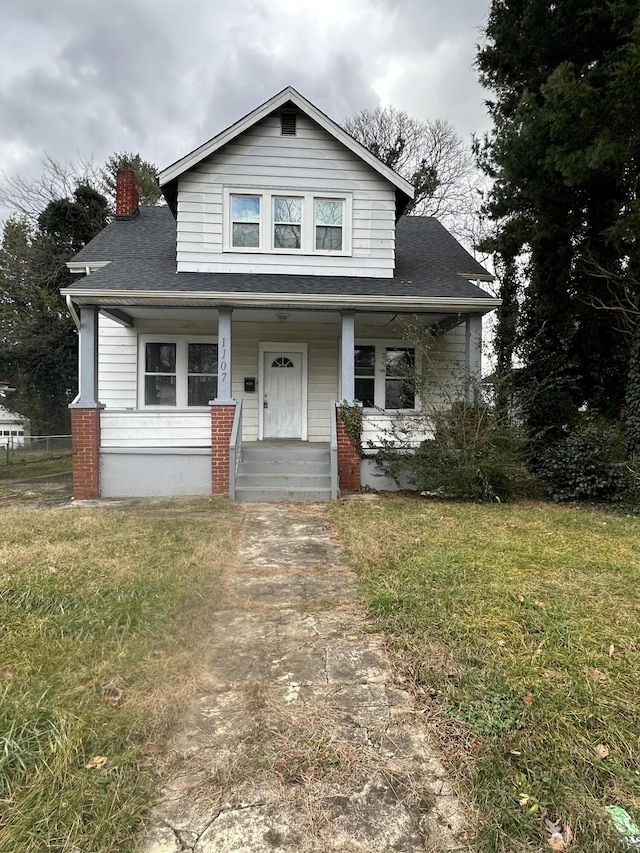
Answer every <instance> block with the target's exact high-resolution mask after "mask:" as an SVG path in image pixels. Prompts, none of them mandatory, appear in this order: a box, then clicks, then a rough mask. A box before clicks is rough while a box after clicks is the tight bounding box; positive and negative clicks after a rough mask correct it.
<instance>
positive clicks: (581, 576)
mask: <svg viewBox="0 0 640 853" xmlns="http://www.w3.org/2000/svg"><path fill="white" fill-rule="evenodd" d="M334 521H335V522H336V523H337V525H338V527H339V528H340V530H341V533H342V538H343V541H344V543H345V544H346V546H347V549H348V552H349V554H350V556H351V560H352V564H353V565H354V567H355V568H356V570H357V572H358V574H359V578H360V588H361V594H362V597H363V599H364V601H365V602H366V603H367V605H368V607H369V608H370V610H371V612H372V613H373V614H374V615H375V616H376V617H377V618H378V619H379V621H380V624H381V626H382V627H383V628H384V630H385V631H386V632H387V634H388V635H389V638H390V642H391V645H392V647H394V648H395V649H397V650H398V651H399V653H400V655H401V659H402V661H403V664H404V666H405V667H406V671H407V673H408V675H409V677H410V678H412V679H413V680H414V683H415V685H416V690H417V695H418V698H419V699H420V700H421V702H422V703H423V707H424V708H425V709H426V717H427V718H431V720H432V721H433V722H434V723H435V724H436V725H435V730H436V731H437V732H438V733H439V735H440V737H441V741H442V745H443V748H444V750H445V753H446V755H447V756H448V759H449V761H450V763H451V766H452V768H453V770H454V772H455V773H457V774H458V779H459V782H460V784H461V785H462V786H463V788H464V789H466V792H467V795H468V797H469V798H470V800H471V802H472V803H473V804H474V805H475V807H476V809H477V812H478V824H479V829H478V833H477V838H476V839H475V842H474V843H475V848H476V849H477V850H478V851H486V853H496V851H525V850H527V851H531V850H545V849H551V848H550V847H548V843H547V842H548V838H549V835H548V833H547V831H546V830H545V827H544V818H545V817H547V818H550V819H552V820H554V821H555V820H558V821H560V822H563V823H566V824H568V825H570V827H571V829H572V831H573V833H574V836H575V840H574V842H573V844H572V845H571V848H570V849H571V850H572V851H576V853H577V851H584V853H587V851H588V853H600V851H602V853H604V851H607V853H611V851H614V850H617V849H623V848H621V847H617V846H616V844H617V843H618V842H617V840H616V838H615V837H614V836H613V834H612V832H611V828H610V824H609V820H608V818H607V816H606V814H605V812H604V807H605V806H607V805H620V806H623V807H624V808H626V809H627V810H628V811H629V812H630V813H631V814H632V815H633V816H634V817H635V818H636V821H637V820H638V819H639V818H640V701H639V697H640V585H639V580H640V520H639V519H637V518H624V517H619V516H614V515H612V514H610V513H607V514H605V513H601V512H598V511H596V510H593V511H586V510H580V509H565V508H558V507H556V506H552V505H547V504H529V505H503V506H483V505H470V504H462V503H458V504H456V503H446V502H442V503H436V502H427V501H420V500H411V499H399V498H394V499H386V500H381V501H378V502H375V503H372V502H367V503H360V502H346V503H343V504H342V505H340V506H339V507H338V508H336V510H335V512H334ZM602 747H606V750H608V755H606V757H599V752H600V753H602V751H603V750H602Z"/></svg>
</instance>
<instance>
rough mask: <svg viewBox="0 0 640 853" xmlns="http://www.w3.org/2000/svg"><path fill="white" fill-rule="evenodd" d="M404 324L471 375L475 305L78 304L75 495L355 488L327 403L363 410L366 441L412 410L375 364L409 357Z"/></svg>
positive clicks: (259, 495) (446, 365)
mask: <svg viewBox="0 0 640 853" xmlns="http://www.w3.org/2000/svg"><path fill="white" fill-rule="evenodd" d="M447 307H448V309H449V310H450V311H451V312H453V310H454V309H461V308H462V307H465V306H461V305H453V304H452V305H451V306H447ZM473 307H474V308H475V305H474V306H473ZM409 321H411V322H412V323H416V322H419V323H422V324H423V325H424V326H426V327H428V328H430V329H432V330H433V331H435V332H436V336H435V338H434V339H436V340H437V345H436V349H435V351H434V352H435V356H434V357H435V360H436V362H437V367H438V369H439V371H440V372H441V373H442V374H443V375H453V374H454V372H456V371H458V372H460V371H461V372H462V373H463V374H464V376H465V377H466V381H470V382H476V381H478V380H479V378H480V347H481V334H482V332H481V313H479V312H478V311H477V309H476V311H475V312H474V313H469V311H468V310H467V313H463V312H462V310H457V311H456V312H455V313H444V311H443V310H442V309H441V310H440V311H438V312H436V311H435V310H434V311H430V312H425V311H423V312H422V313H421V314H411V315H408V314H399V313H392V312H391V311H390V310H380V311H356V310H343V311H335V310H320V309H318V310H309V309H299V310H294V309H292V308H291V307H288V310H286V311H285V310H284V307H283V308H282V309H269V308H255V309H254V308H252V309H246V308H239V309H233V310H232V309H231V308H226V307H217V308H212V307H211V306H210V305H201V306H199V307H197V308H196V307H189V308H187V307H185V306H178V305H174V306H172V307H169V306H166V307H162V308H160V307H159V306H157V305H153V304H147V305H124V304H120V305H117V306H116V305H109V306H104V305H103V306H98V305H82V306H81V307H80V316H79V330H80V353H81V367H80V393H79V395H78V398H77V399H76V401H74V403H73V404H72V407H71V408H72V417H73V419H74V424H75V426H74V437H75V459H76V461H75V462H74V493H75V495H76V498H77V499H83V498H94V497H99V496H104V497H127V496H134V495H139V496H154V495H174V494H229V495H230V496H231V497H234V498H235V499H239V500H251V499H255V500H259V499H268V500H287V499H296V498H297V499H307V500H314V499H315V500H329V499H332V498H335V497H337V494H338V493H339V490H340V489H343V490H344V489H354V488H359V487H360V466H359V458H358V457H357V454H355V451H354V450H353V448H352V447H351V445H350V441H349V439H348V437H347V436H346V433H345V431H344V429H343V428H342V425H341V421H340V418H339V417H338V418H336V403H335V402H334V401H336V400H340V401H345V402H347V403H349V404H353V403H355V402H356V401H358V400H360V402H361V403H362V404H364V409H363V425H364V439H365V442H366V445H367V446H369V444H370V443H373V444H375V441H376V435H377V434H379V433H380V431H381V430H382V429H384V427H385V424H387V423H388V422H389V420H390V419H393V418H394V417H397V416H398V415H400V416H402V415H410V414H411V413H412V412H414V411H415V410H416V408H418V407H419V405H420V401H419V400H418V398H417V396H415V397H414V398H412V399H411V400H409V399H408V398H407V392H406V389H404V385H403V380H402V376H401V374H400V373H398V372H397V370H395V372H394V368H393V367H388V364H389V363H390V360H393V359H394V358H395V359H400V360H405V361H407V362H409V361H410V362H411V363H415V362H416V360H418V359H419V355H418V354H417V353H418V351H417V349H416V348H415V344H414V343H413V342H411V341H408V340H407V339H406V337H404V338H403V335H405V334H406V331H405V326H406V324H407V323H408V322H409ZM192 346H193V347H194V348H195V350H196V352H198V353H200V352H202V351H203V350H205V349H206V350H207V351H209V350H210V351H211V352H215V364H214V367H213V369H212V368H209V367H207V368H204V367H201V366H200V367H198V366H196V367H195V368H194V367H192V365H191V347H192ZM167 353H169V355H167ZM176 353H177V355H176ZM181 353H182V355H180V354H181ZM180 358H182V362H181V361H180ZM207 358H209V361H211V358H210V357H209V356H207ZM162 359H164V362H163V361H162ZM172 359H173V360H172ZM181 364H182V367H181ZM385 365H387V366H385ZM181 370H182V371H184V372H183V373H181ZM192 383H194V387H196V389H197V390H198V393H199V394H200V397H199V398H198V399H195V401H192V400H191V394H192ZM196 383H198V384H196ZM207 383H210V386H207ZM208 387H210V389H211V391H210V394H209V395H206V394H205V396H204V397H203V396H202V395H203V393H204V392H203V391H202V389H203V388H205V389H207V388H208ZM167 391H168V392H169V393H167ZM170 394H173V397H170ZM207 396H211V399H210V400H208V399H207ZM167 399H170V401H171V402H170V403H169V404H168V403H167ZM194 402H195V404H193V403H194ZM390 402H391V407H390V406H389V403H390ZM203 403H204V404H205V405H203ZM207 403H208V405H207ZM399 407H400V408H399ZM332 454H333V456H335V459H333V460H332ZM298 456H300V457H303V458H297V457H298ZM265 457H266V458H265ZM314 457H317V459H316V458H314ZM312 458H313V461H312Z"/></svg>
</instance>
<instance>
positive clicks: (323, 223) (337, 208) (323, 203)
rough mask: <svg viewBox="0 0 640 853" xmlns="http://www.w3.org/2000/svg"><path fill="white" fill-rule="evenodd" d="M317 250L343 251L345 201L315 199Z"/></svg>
mask: <svg viewBox="0 0 640 853" xmlns="http://www.w3.org/2000/svg"><path fill="white" fill-rule="evenodd" d="M315 216H316V234H315V240H316V249H317V250H320V251H322V250H326V251H331V252H341V251H342V229H343V226H344V201H342V200H335V199H324V198H317V199H315Z"/></svg>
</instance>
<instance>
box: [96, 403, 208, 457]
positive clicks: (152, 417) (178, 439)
mask: <svg viewBox="0 0 640 853" xmlns="http://www.w3.org/2000/svg"><path fill="white" fill-rule="evenodd" d="M100 444H101V446H102V447H131V448H133V447H211V416H210V414H209V412H185V411H179V412H167V411H164V412H149V411H139V412H121V411H120V412H118V411H109V410H108V409H106V410H104V411H103V412H102V414H101V416H100Z"/></svg>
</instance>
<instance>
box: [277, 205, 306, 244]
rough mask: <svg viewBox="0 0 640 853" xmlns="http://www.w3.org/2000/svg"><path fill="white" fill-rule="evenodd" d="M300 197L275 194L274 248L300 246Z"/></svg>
mask: <svg viewBox="0 0 640 853" xmlns="http://www.w3.org/2000/svg"><path fill="white" fill-rule="evenodd" d="M303 202H304V199H302V198H287V197H284V196H275V197H274V199H273V247H274V249H299V248H301V246H302V205H303Z"/></svg>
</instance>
